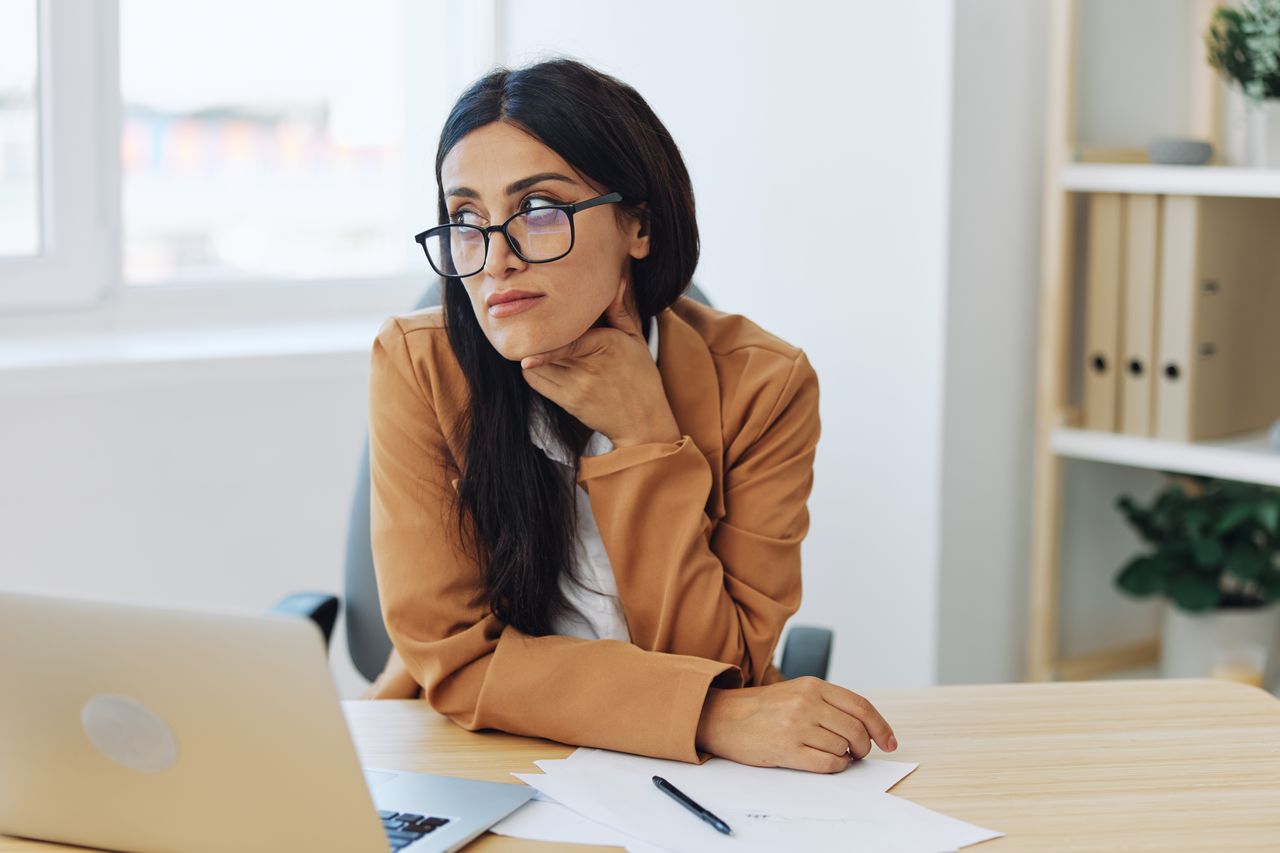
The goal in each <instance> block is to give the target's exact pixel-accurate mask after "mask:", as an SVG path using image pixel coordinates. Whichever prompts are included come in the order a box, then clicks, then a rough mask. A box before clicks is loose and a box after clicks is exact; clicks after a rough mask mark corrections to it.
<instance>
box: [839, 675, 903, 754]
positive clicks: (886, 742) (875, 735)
mask: <svg viewBox="0 0 1280 853" xmlns="http://www.w3.org/2000/svg"><path fill="white" fill-rule="evenodd" d="M822 698H823V699H825V700H826V702H827V704H828V705H831V706H833V707H835V708H837V709H839V710H841V711H844V712H845V713H846V714H848V715H849V716H851V717H856V718H857V719H858V720H859V721H861V722H862V725H864V726H865V727H866V729H867V733H868V734H869V735H871V737H872V739H873V740H875V742H876V745H877V746H879V747H880V748H881V749H882V750H884V751H885V752H893V751H894V750H895V749H897V748H898V741H897V738H895V737H894V736H893V729H892V728H890V727H889V723H888V722H887V721H886V720H885V718H884V717H882V716H880V712H879V711H877V710H876V708H875V706H874V705H872V704H871V703H870V702H868V701H867V700H866V699H865V698H863V697H861V696H859V695H858V694H857V693H854V692H853V691H852V690H846V689H845V688H843V687H841V686H840V685H838V684H832V683H831V682H829V681H824V682H822Z"/></svg>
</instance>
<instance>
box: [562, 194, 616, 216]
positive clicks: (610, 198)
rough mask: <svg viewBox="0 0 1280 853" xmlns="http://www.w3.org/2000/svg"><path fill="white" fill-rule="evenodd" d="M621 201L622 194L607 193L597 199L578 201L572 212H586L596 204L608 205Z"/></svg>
mask: <svg viewBox="0 0 1280 853" xmlns="http://www.w3.org/2000/svg"><path fill="white" fill-rule="evenodd" d="M615 201H622V193H607V194H605V195H602V196H600V197H599V198H593V199H590V200H588V201H580V202H578V203H577V204H575V205H573V212H574V213H577V212H578V211H580V210H586V209H587V208H589V207H595V206H596V205H597V204H610V203H611V202H615Z"/></svg>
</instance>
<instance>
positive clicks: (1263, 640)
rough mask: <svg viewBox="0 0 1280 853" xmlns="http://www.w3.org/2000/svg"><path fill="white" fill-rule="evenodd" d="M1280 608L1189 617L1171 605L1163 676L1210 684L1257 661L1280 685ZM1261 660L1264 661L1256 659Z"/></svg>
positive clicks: (1166, 615)
mask: <svg viewBox="0 0 1280 853" xmlns="http://www.w3.org/2000/svg"><path fill="white" fill-rule="evenodd" d="M1278 638H1280V603H1277V602H1272V603H1271V604H1268V605H1266V606H1265V607H1252V608H1222V609H1218V610H1210V611H1208V612H1206V613H1188V612H1186V611H1185V610H1180V609H1178V608H1177V607H1176V606H1174V605H1173V603H1172V602H1166V604H1165V611H1164V627H1163V632H1162V637H1161V646H1160V674H1161V675H1163V676H1164V677H1165V678H1206V677H1209V676H1211V675H1214V674H1215V672H1216V673H1217V674H1221V672H1222V671H1223V669H1224V668H1230V667H1235V666H1236V665H1237V663H1238V661H1239V660H1241V659H1255V663H1256V665H1257V666H1258V667H1259V668H1260V669H1262V670H1263V671H1264V673H1266V672H1269V673H1270V675H1269V676H1268V677H1266V680H1265V684H1266V686H1267V687H1268V688H1270V687H1272V686H1273V685H1274V682H1275V677H1274V673H1275V671H1276V669H1277V667H1276V652H1277V639H1278ZM1256 658H1260V659H1256Z"/></svg>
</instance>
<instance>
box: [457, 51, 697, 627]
mask: <svg viewBox="0 0 1280 853" xmlns="http://www.w3.org/2000/svg"><path fill="white" fill-rule="evenodd" d="M496 121H502V122H507V123H509V124H511V125H513V126H515V127H518V128H520V129H521V130H523V131H524V132H526V133H529V134H531V135H532V136H533V137H534V138H536V139H538V140H540V141H541V142H542V143H543V144H545V145H546V146H547V147H549V148H551V149H552V150H553V151H555V152H556V153H557V154H559V155H560V156H561V157H563V158H564V159H565V161H566V162H568V163H569V164H570V165H572V166H573V167H574V168H575V169H577V170H578V172H580V173H581V174H583V175H585V176H587V177H589V178H591V179H592V180H594V181H595V182H596V183H598V184H600V185H602V186H604V187H605V188H606V190H605V191H606V192H615V191H616V192H619V193H621V194H622V198H623V202H622V203H621V204H617V205H610V208H611V209H613V210H615V216H618V217H633V218H637V219H639V221H640V222H641V224H642V227H644V228H646V229H648V232H647V233H648V234H649V254H648V255H647V256H646V257H644V258H642V259H640V260H635V259H632V261H631V281H632V289H633V291H634V293H635V299H636V303H637V309H638V312H639V314H640V318H639V319H640V321H641V328H642V329H645V330H648V329H649V323H650V322H653V320H654V317H655V315H657V314H658V313H659V312H660V311H662V310H663V309H665V308H667V307H668V306H670V305H671V304H672V303H673V302H675V301H676V299H677V298H679V296H680V294H681V293H683V292H684V290H685V289H686V288H687V287H688V285H689V282H690V280H691V279H692V277H693V270H694V267H696V266H697V263H698V251H699V243H698V226H697V221H696V219H695V216H694V205H693V187H692V185H691V184H690V181H689V173H688V171H687V170H686V168H685V165H684V160H683V159H682V158H681V156H680V151H679V149H678V148H677V147H676V144H675V142H674V141H673V140H672V138H671V134H670V133H668V132H667V129H666V127H664V126H663V124H662V122H661V121H659V120H658V117H657V116H656V115H655V114H654V112H653V110H652V109H650V108H649V105H648V104H647V103H645V101H644V99H643V98H641V97H640V95H639V94H638V93H637V92H636V91H635V90H634V89H632V88H631V87H630V86H628V85H627V84H625V83H623V82H622V81H620V80H617V79H615V78H613V77H611V76H609V75H607V74H604V73H601V72H600V71H597V70H596V69H594V68H591V67H590V66H588V65H585V64H583V63H581V62H578V61H576V60H572V59H565V58H560V59H552V60H549V61H546V62H540V63H537V64H535V65H530V66H527V67H524V68H518V69H514V70H513V69H508V68H498V69H495V70H493V71H492V72H490V73H489V74H487V75H485V76H484V77H482V78H481V79H480V80H478V81H476V82H475V83H474V84H473V85H472V86H471V87H470V88H469V89H467V91H466V92H464V93H463V94H462V96H461V97H460V98H459V99H458V102H457V103H456V104H454V107H453V109H452V110H451V111H450V113H449V117H448V119H446V121H445V123H444V129H443V130H442V131H441V133H440V146H439V148H438V150H437V152H436V185H437V187H438V189H439V216H440V220H439V221H440V222H441V223H444V222H447V221H448V209H447V208H446V206H445V200H444V186H443V183H442V182H441V167H442V165H443V163H444V159H445V156H446V155H447V154H448V153H449V151H450V150H451V149H452V148H453V146H454V145H456V144H457V143H458V141H459V140H461V139H462V138H463V137H464V136H466V135H467V134H468V133H470V132H471V131H473V130H476V129H477V128H480V127H483V126H485V125H487V124H490V123H492V122H496ZM642 202H643V203H645V207H644V208H641V207H640V206H639V205H640V204H641V203H642ZM498 239H501V237H499V238H498ZM443 292H444V296H443V300H442V301H443V303H444V314H445V325H446V328H447V330H448V335H449V343H450V345H451V346H452V348H453V351H454V354H455V355H456V356H457V359H458V362H459V363H460V364H461V366H462V372H463V374H464V375H465V376H466V379H467V385H468V392H469V404H468V406H467V407H466V409H465V413H464V415H463V417H462V419H461V421H460V423H459V426H458V429H459V432H460V435H459V436H458V438H459V443H460V444H461V445H462V446H464V447H465V448H466V450H465V456H464V458H463V459H460V460H456V463H457V465H458V466H459V470H460V474H461V476H460V477H459V482H458V498H457V504H456V507H455V510H456V516H457V520H458V531H459V534H460V535H461V537H462V538H463V541H464V542H465V543H466V545H467V547H468V548H469V549H470V550H471V552H472V553H473V554H474V555H475V557H476V559H477V563H478V565H479V566H480V568H481V577H482V585H483V589H482V591H481V593H480V597H479V599H480V600H481V601H485V602H487V603H488V606H489V608H490V609H491V610H492V611H493V613H494V614H495V615H496V616H497V617H498V619H500V620H501V621H502V622H505V623H506V624H509V625H513V626H515V627H516V628H518V629H519V630H520V631H522V632H524V633H526V634H530V635H533V636H542V635H544V634H549V633H551V632H552V625H553V620H554V619H555V617H556V616H557V615H559V614H561V613H563V612H564V611H565V609H566V608H567V607H568V606H569V605H568V602H567V601H566V599H565V595H564V593H563V591H562V590H561V588H560V583H559V582H560V577H561V575H562V574H565V573H568V575H569V577H570V578H574V575H573V567H574V553H575V551H574V549H575V535H576V525H577V513H576V506H577V503H576V493H575V490H576V488H577V485H576V482H577V481H576V476H572V477H566V476H565V471H564V470H563V469H562V468H560V466H559V463H557V462H554V461H553V460H551V459H549V458H548V457H547V456H546V454H544V453H543V452H542V450H540V449H539V448H538V447H537V446H535V445H534V444H533V443H532V442H531V441H530V438H529V419H530V416H531V414H532V410H533V407H534V406H535V405H539V404H540V405H541V406H542V407H543V408H544V411H545V412H546V414H547V416H548V423H549V424H550V426H551V428H552V430H551V431H552V432H553V433H554V434H555V435H556V436H557V437H558V438H559V440H560V441H562V442H564V444H565V446H566V447H567V448H568V449H569V450H570V457H571V458H573V459H574V460H576V459H577V458H578V456H579V455H581V453H582V451H583V450H584V448H585V446H586V442H587V440H588V439H589V438H590V432H591V430H590V429H589V428H588V427H586V426H585V425H583V424H582V423H581V422H580V421H578V419H577V418H575V417H574V416H573V415H571V414H569V413H568V412H567V411H565V410H564V409H563V408H561V407H560V406H558V405H556V404H555V403H553V402H552V401H551V400H547V399H541V401H540V403H539V401H538V400H535V398H536V397H538V396H539V395H537V393H536V392H535V391H533V389H531V388H530V387H529V385H528V384H527V383H526V382H525V380H524V379H523V378H522V376H521V373H520V365H519V363H518V362H514V361H508V360H507V359H505V358H503V357H502V355H501V354H499V353H498V351H497V350H495V349H494V348H493V346H492V345H491V344H490V343H489V341H488V339H487V338H486V337H485V335H484V332H483V330H482V329H481V328H480V324H479V322H478V321H477V320H476V317H475V314H474V312H473V309H472V307H471V302H470V301H469V299H468V298H467V293H466V289H465V287H464V285H463V283H462V280H461V279H459V278H454V277H446V278H444V288H443ZM576 473H577V464H576V461H575V465H574V474H575V475H576ZM574 579H575V580H576V578H574Z"/></svg>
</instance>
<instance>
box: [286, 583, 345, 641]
mask: <svg viewBox="0 0 1280 853" xmlns="http://www.w3.org/2000/svg"><path fill="white" fill-rule="evenodd" d="M271 612H272V613H279V614H281V615H282V616H304V617H306V618H307V619H310V620H311V621H312V622H314V623H316V627H318V628H319V629H320V633H322V634H324V644H325V645H326V646H328V645H329V638H330V637H332V636H333V625H334V623H335V622H337V621H338V597H337V596H335V595H329V594H327V593H323V592H295V593H293V594H292V595H286V596H285V597H284V598H282V599H280V601H279V603H277V604H276V606H275V607H273V608H271Z"/></svg>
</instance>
